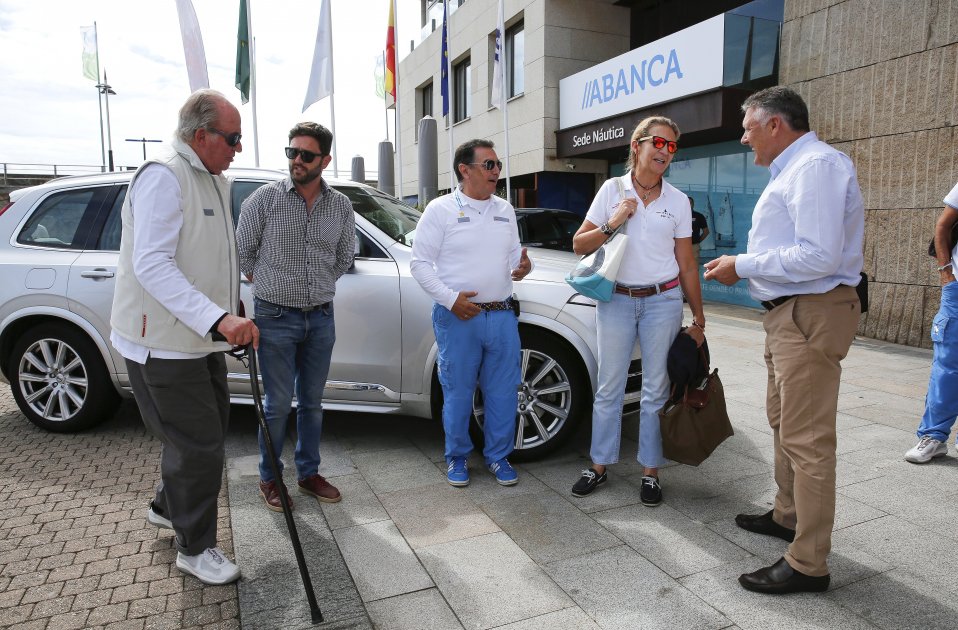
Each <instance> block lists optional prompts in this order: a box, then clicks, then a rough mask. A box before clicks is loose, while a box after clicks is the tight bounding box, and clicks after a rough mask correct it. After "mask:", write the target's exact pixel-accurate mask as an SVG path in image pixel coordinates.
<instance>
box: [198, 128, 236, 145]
mask: <svg viewBox="0 0 958 630" xmlns="http://www.w3.org/2000/svg"><path fill="white" fill-rule="evenodd" d="M206 130H207V131H212V132H213V133H215V134H216V135H218V136H223V139H224V140H226V144H228V145H229V146H231V147H235V146H236V145H237V144H239V143H240V140H242V139H243V134H241V133H240V132H238V131H234V132H233V133H226V132H225V131H220V130H219V129H216V128H214V127H207V128H206Z"/></svg>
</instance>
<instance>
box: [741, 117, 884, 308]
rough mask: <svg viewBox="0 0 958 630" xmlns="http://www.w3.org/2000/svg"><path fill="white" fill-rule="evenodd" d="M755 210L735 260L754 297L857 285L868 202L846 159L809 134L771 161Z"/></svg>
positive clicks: (813, 133) (757, 298) (826, 290)
mask: <svg viewBox="0 0 958 630" xmlns="http://www.w3.org/2000/svg"><path fill="white" fill-rule="evenodd" d="M769 170H770V171H771V180H770V181H769V183H768V185H767V186H766V187H765V190H764V191H763V192H762V196H761V197H759V199H758V201H757V202H756V204H755V210H754V211H753V212H752V229H751V230H749V233H748V250H747V252H746V253H744V254H739V255H738V256H737V257H736V259H735V271H736V273H738V275H739V277H742V278H748V285H749V293H751V295H752V297H753V298H755V299H756V300H759V301H762V300H772V299H775V298H778V297H783V296H786V295H803V294H809V293H827V292H828V291H831V290H832V289H834V288H835V287H837V286H838V285H840V284H846V285H848V286H853V287H854V286H857V285H858V283H859V281H860V280H861V277H860V275H859V273H860V272H861V270H862V264H863V262H864V255H863V251H862V244H863V242H864V238H865V204H864V201H863V200H862V193H861V189H860V188H859V186H858V177H857V176H856V174H855V167H854V165H853V164H852V161H851V159H850V158H849V157H848V156H847V155H845V154H844V153H841V152H840V151H837V150H835V149H834V148H832V147H830V146H829V145H828V144H826V143H824V142H822V141H820V140H819V139H818V137H817V136H816V135H815V132H812V131H809V132H808V133H806V134H804V135H803V136H801V137H800V138H799V139H798V140H796V141H795V142H793V143H792V144H790V145H789V146H788V147H787V148H786V149H785V150H784V151H782V152H781V153H780V154H779V156H778V157H776V158H775V160H774V161H773V162H772V164H771V166H769Z"/></svg>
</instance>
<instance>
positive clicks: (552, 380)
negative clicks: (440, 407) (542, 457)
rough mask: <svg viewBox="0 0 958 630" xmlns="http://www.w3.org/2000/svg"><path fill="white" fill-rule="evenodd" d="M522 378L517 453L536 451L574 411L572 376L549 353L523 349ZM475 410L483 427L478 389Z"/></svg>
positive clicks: (482, 411)
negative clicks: (526, 450) (570, 380)
mask: <svg viewBox="0 0 958 630" xmlns="http://www.w3.org/2000/svg"><path fill="white" fill-rule="evenodd" d="M521 375H522V382H521V384H520V385H519V392H518V402H517V404H516V441H515V449H516V450H522V449H530V448H535V447H537V446H541V445H543V444H545V443H546V442H548V441H549V440H551V439H552V438H554V437H555V436H556V434H557V433H559V431H561V430H562V427H563V426H565V423H566V421H567V420H568V418H569V413H570V412H571V411H572V385H571V383H570V382H569V376H568V375H567V374H566V372H565V370H563V369H562V366H561V365H560V364H559V363H558V362H557V361H556V360H555V359H553V358H552V357H550V356H549V355H548V354H546V353H544V352H539V351H538V350H529V349H527V348H523V349H522V362H521ZM472 411H473V415H475V417H476V421H477V423H478V424H479V427H480V428H482V427H483V426H484V423H485V406H484V404H483V401H482V394H481V393H480V392H479V391H478V390H477V391H476V395H475V397H474V398H473V406H472Z"/></svg>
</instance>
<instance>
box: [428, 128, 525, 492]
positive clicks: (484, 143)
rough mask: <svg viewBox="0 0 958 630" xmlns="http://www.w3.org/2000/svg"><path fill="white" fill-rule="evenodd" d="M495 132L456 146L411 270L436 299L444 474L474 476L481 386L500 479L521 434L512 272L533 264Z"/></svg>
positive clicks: (489, 457)
mask: <svg viewBox="0 0 958 630" xmlns="http://www.w3.org/2000/svg"><path fill="white" fill-rule="evenodd" d="M494 146H495V145H493V143H492V142H490V141H489V140H482V139H476V140H469V141H467V142H464V143H463V144H461V145H460V146H459V148H457V149H456V154H455V159H454V161H453V169H454V170H455V172H456V178H457V179H458V180H459V185H458V186H457V187H456V189H455V190H453V191H452V193H450V194H448V195H443V196H442V197H438V198H436V199H433V200H432V201H431V202H429V205H427V206H426V209H425V211H424V212H423V215H422V219H421V220H420V221H419V226H418V227H417V229H416V239H415V241H413V246H412V263H411V265H410V271H411V272H412V275H413V277H414V278H415V279H416V281H417V282H418V283H419V284H420V285H421V286H422V288H423V290H424V291H425V292H426V293H427V294H428V295H429V297H431V298H432V299H433V300H434V301H435V304H434V305H433V308H432V324H433V330H434V331H435V333H436V344H437V345H438V346H439V356H438V359H437V361H438V364H439V382H440V384H441V385H442V394H443V406H442V426H443V430H444V431H445V435H446V451H445V454H446V464H447V465H448V471H447V475H446V478H447V480H448V481H449V483H450V484H451V485H453V486H457V487H462V486H467V485H469V468H468V466H467V464H466V460H467V459H468V457H469V454H470V453H471V452H472V440H471V438H470V436H469V420H470V417H471V416H472V400H473V394H474V393H475V391H476V386H477V385H478V387H479V389H480V390H481V391H482V398H483V403H484V405H485V424H484V429H485V445H484V447H483V457H484V458H485V463H486V466H487V467H488V468H489V471H490V472H492V473H493V474H494V475H495V476H496V481H498V482H499V483H500V484H501V485H504V486H511V485H514V484H515V483H517V482H518V481H519V477H518V475H517V474H516V471H515V469H513V467H512V466H511V465H510V464H509V460H508V459H507V458H508V456H509V454H510V453H511V452H512V449H513V445H514V444H515V434H516V392H517V391H518V389H519V384H520V380H521V375H520V368H519V360H520V352H521V350H520V345H519V322H518V317H517V315H518V309H517V308H514V307H515V306H516V305H515V304H514V301H513V298H512V281H513V280H522V279H523V278H524V277H525V276H526V274H528V273H529V271H531V270H532V262H531V261H530V260H529V257H528V255H527V254H526V250H525V248H524V247H521V246H520V245H519V230H518V227H517V225H516V211H515V209H514V208H513V207H512V205H511V204H510V203H509V202H508V201H506V200H504V199H502V198H500V197H497V196H496V195H495V192H496V184H497V183H498V181H499V172H500V170H501V169H502V162H500V161H499V158H498V157H497V156H496V152H495V149H494Z"/></svg>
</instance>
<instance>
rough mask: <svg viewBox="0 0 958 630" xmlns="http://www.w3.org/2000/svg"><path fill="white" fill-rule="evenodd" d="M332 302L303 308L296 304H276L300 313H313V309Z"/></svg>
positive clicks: (315, 309) (323, 306)
mask: <svg viewBox="0 0 958 630" xmlns="http://www.w3.org/2000/svg"><path fill="white" fill-rule="evenodd" d="M263 301H265V300H263ZM330 304H332V302H323V303H322V304H313V305H312V306H305V307H303V308H298V307H296V306H283V305H282V304H274V306H278V307H279V308H283V309H286V310H287V311H295V312H298V313H312V312H313V311H318V310H320V309H323V308H326V307H327V306H329V305H330Z"/></svg>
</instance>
